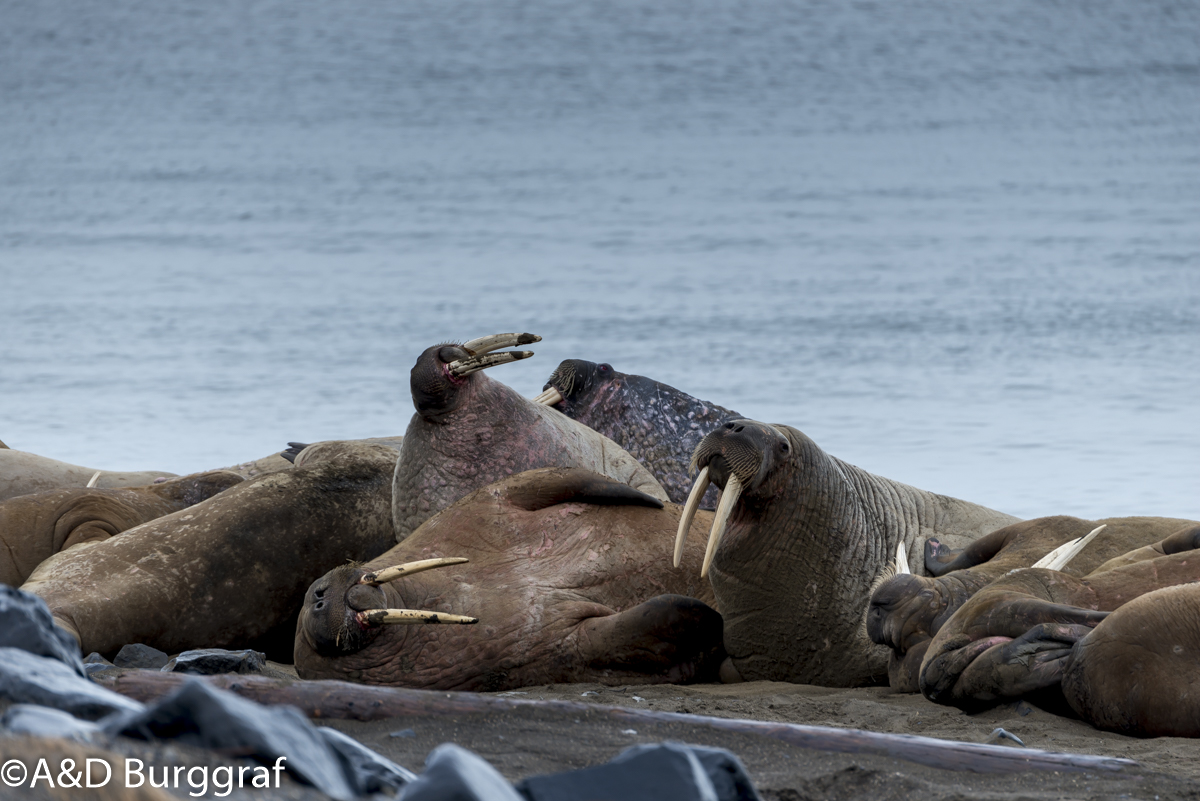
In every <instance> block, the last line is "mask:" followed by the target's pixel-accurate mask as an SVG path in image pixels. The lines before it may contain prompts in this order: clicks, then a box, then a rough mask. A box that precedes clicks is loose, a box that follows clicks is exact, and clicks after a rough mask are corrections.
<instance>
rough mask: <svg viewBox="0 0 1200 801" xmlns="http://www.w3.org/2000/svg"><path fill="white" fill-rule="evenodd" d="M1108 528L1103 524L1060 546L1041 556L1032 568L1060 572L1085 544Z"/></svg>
mask: <svg viewBox="0 0 1200 801" xmlns="http://www.w3.org/2000/svg"><path fill="white" fill-rule="evenodd" d="M1107 527H1108V524H1107V523H1105V524H1103V525H1101V526H1099V527H1097V528H1095V529H1093V530H1092V531H1091V532H1090V533H1088V534H1087V535H1085V536H1083V537H1077V538H1075V539H1073V540H1071V541H1070V542H1068V543H1066V544H1064V545H1060V546H1058V547H1057V548H1055V549H1054V550H1053V551H1051V552H1050V553H1048V554H1046V555H1045V556H1043V557H1042V558H1041V559H1039V560H1037V561H1036V562H1034V563H1033V567H1044V568H1046V569H1047V570H1062V569H1063V568H1064V567H1066V566H1067V563H1068V562H1070V561H1071V560H1072V559H1074V558H1075V557H1076V556H1078V555H1079V552H1080V551H1082V550H1083V549H1084V548H1086V547H1087V544H1088V543H1089V542H1091V541H1092V540H1094V539H1095V538H1096V535H1097V534H1099V533H1100V532H1101V531H1103V530H1104V529H1105V528H1107Z"/></svg>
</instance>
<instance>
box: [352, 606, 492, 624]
mask: <svg viewBox="0 0 1200 801" xmlns="http://www.w3.org/2000/svg"><path fill="white" fill-rule="evenodd" d="M357 617H358V620H359V622H360V623H362V624H364V625H367V626H396V625H405V624H411V623H459V624H462V625H470V624H472V623H478V622H479V618H477V617H467V616H466V615H450V614H446V613H445V612H426V611H423V610H420V609H367V610H364V611H362V612H359V613H358V615H357Z"/></svg>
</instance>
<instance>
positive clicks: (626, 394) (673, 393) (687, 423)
mask: <svg viewBox="0 0 1200 801" xmlns="http://www.w3.org/2000/svg"><path fill="white" fill-rule="evenodd" d="M533 400H534V402H535V403H541V404H545V405H547V406H550V407H551V408H553V409H557V410H558V411H560V412H562V413H563V414H565V415H566V416H567V417H570V418H571V419H572V420H577V421H579V422H580V423H583V424H584V425H585V426H588V427H589V428H594V429H595V430H596V431H599V432H600V433H601V434H603V435H604V436H606V437H608V438H610V439H611V440H612V441H613V442H615V443H617V444H618V445H620V446H621V447H622V448H624V449H625V450H627V451H629V453H630V455H632V456H633V458H635V459H637V460H638V461H639V462H641V463H642V464H644V465H645V466H646V467H647V468H649V469H650V472H651V473H653V474H654V477H655V478H657V479H658V483H660V484H662V486H663V489H665V490H666V491H667V496H668V497H669V498H670V499H671V501H672V502H674V503H683V502H684V501H686V500H687V496H688V490H690V489H691V488H692V479H691V476H690V475H689V473H688V467H689V465H690V464H691V462H692V451H694V450H695V449H696V446H697V445H698V444H700V440H701V439H703V438H704V435H705V434H707V433H708V432H709V431H712V430H713V429H714V428H716V427H717V426H719V425H720V424H721V423H723V422H725V421H726V420H729V419H737V418H740V417H741V415H740V414H738V413H737V412H734V411H730V410H729V409H726V408H725V407H723V406H718V405H716V404H715V403H709V402H708V401H702V400H700V399H698V398H693V397H692V396H691V395H688V394H687V393H686V392H680V391H679V390H677V389H675V388H674V387H670V386H667V385H666V384H663V383H661V382H659V381H655V380H654V379H652V378H646V377H644V376H640V375H629V374H627V373H619V372H617V371H616V370H614V369H613V368H612V366H611V365H608V364H596V363H595V362H588V361H584V360H583V359H568V360H566V361H564V362H562V363H561V364H559V365H558V367H557V368H555V370H554V372H553V373H551V375H550V378H549V379H548V380H547V381H546V385H545V387H544V388H543V392H542V394H541V395H538V396H537V397H536V398H534V399H533ZM716 505H717V488H716V487H712V488H710V489H709V491H708V492H706V493H705V494H704V498H703V500H701V502H700V508H701V509H712V508H715V507H716Z"/></svg>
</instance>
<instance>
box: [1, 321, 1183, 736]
mask: <svg viewBox="0 0 1200 801" xmlns="http://www.w3.org/2000/svg"><path fill="white" fill-rule="evenodd" d="M540 339H541V338H540V337H538V336H535V335H532V334H497V335H493V336H487V337H481V338H479V339H474V340H470V341H467V342H463V343H461V344H455V343H447V344H440V345H435V346H433V347H430V348H427V349H426V350H425V351H424V352H422V353H421V355H420V357H419V358H418V359H417V361H416V364H415V365H414V366H413V368H412V371H411V375H410V388H411V392H412V400H413V406H414V410H415V413H414V414H413V415H412V418H411V420H410V422H409V424H408V426H407V430H406V431H405V434H404V435H403V436H402V437H400V436H390V437H381V438H378V439H373V440H348V441H335V442H321V443H316V444H314V445H303V444H299V443H292V444H291V447H290V449H289V450H287V451H284V452H282V453H278V454H272V455H270V456H267V457H263V458H261V459H255V460H251V461H248V462H243V463H240V464H238V465H236V466H234V467H230V468H223V469H220V470H215V471H209V472H206V473H198V474H195V475H191V476H183V477H176V476H173V475H171V474H169V473H164V472H159V471H146V472H134V473H116V472H105V471H102V470H93V469H90V468H82V467H76V466H74V465H68V464H65V463H63V462H57V461H54V460H51V459H46V458H45V457H41V456H36V455H34V454H30V453H25V452H23V451H17V450H11V449H9V448H7V447H6V446H3V445H2V444H0V544H3V546H4V547H3V548H2V549H0V582H3V583H8V584H12V585H20V586H21V588H22V589H24V590H26V591H28V592H31V593H34V594H36V595H38V596H40V597H41V598H42V599H44V600H45V602H46V603H47V605H48V606H49V608H50V610H51V613H52V615H53V617H54V621H55V623H56V624H57V625H58V626H59V627H61V628H62V629H64V630H65V631H66V632H68V633H70V635H71V636H72V637H74V638H75V640H76V641H78V643H79V645H80V648H81V649H82V651H83V652H84V653H90V652H97V653H99V654H101V655H102V656H106V657H111V656H112V655H114V654H115V653H116V651H118V650H120V649H121V648H122V646H124V645H127V644H131V643H143V644H146V645H150V646H153V647H155V648H158V649H160V650H163V651H166V652H168V653H176V652H179V651H182V650H187V649H194V648H213V647H216V648H243V647H256V648H260V649H262V650H266V651H267V652H268V655H269V656H270V657H271V658H273V659H276V660H278V661H287V662H292V663H294V665H295V668H296V671H297V673H298V674H299V676H300V677H301V678H302V679H317V678H338V679H345V680H349V681H356V682H362V683H368V684H382V685H396V686H405V687H416V688H429V689H463V690H508V689H513V688H517V687H522V686H528V685H531V684H538V683H548V682H570V681H598V682H604V683H612V684H619V683H649V682H676V683H678V682H689V681H717V680H721V681H726V682H731V681H754V680H762V679H767V680H774V681H789V682H798V683H810V684H821V685H826V686H854V685H864V684H883V683H888V684H890V685H891V686H892V687H893V688H894V689H895V690H896V691H897V692H921V693H923V694H924V695H925V696H926V697H927V698H929V699H930V700H932V701H934V702H936V703H941V704H952V705H956V706H959V707H962V708H964V709H970V710H973V709H977V708H980V707H985V706H987V705H989V704H995V703H998V702H1000V701H1004V700H1011V699H1014V698H1020V697H1027V698H1030V699H1033V700H1036V701H1037V702H1039V703H1043V702H1045V703H1048V704H1049V708H1055V709H1061V710H1073V713H1074V714H1076V715H1079V716H1080V717H1081V718H1083V719H1084V720H1087V721H1089V722H1091V723H1092V724H1093V725H1095V726H1097V727H1099V728H1103V729H1108V730H1113V731H1119V732H1125V733H1128V734H1134V735H1142V736H1157V735H1175V736H1189V737H1195V736H1200V551H1198V550H1197V548H1198V547H1200V524H1198V523H1197V522H1196V521H1189V520H1178V519H1170V518H1153V517H1142V518H1112V519H1101V520H1081V519H1078V518H1071V517H1047V518H1041V519H1037V520H1026V521H1020V520H1018V519H1017V518H1015V517H1012V516H1011V515H1007V514H1004V513H1003V512H999V511H995V510H992V509H988V508H986V507H983V506H979V505H976V504H973V503H969V502H967V501H963V500H959V499H956V498H950V497H946V496H942V495H937V494H934V493H932V492H927V491H925V490H921V489H917V488H915V487H910V486H907V485H904V484H901V483H899V482H895V481H892V480H890V479H887V478H884V477H882V476H877V475H873V474H871V473H868V472H867V471H865V470H862V469H860V468H858V467H855V466H853V465H850V464H848V463H846V462H843V461H841V460H840V459H837V458H836V457H834V456H832V455H830V454H828V453H826V452H825V451H823V450H822V449H821V448H820V447H819V446H818V445H817V444H816V443H815V442H813V441H812V440H811V439H810V438H809V437H807V436H805V435H804V434H803V433H802V432H800V431H797V430H796V429H794V428H791V427H789V426H784V425H768V424H765V423H762V422H757V421H754V420H749V419H746V418H744V417H742V416H741V415H740V414H738V413H736V412H733V411H730V410H729V409H727V408H725V407H723V406H720V405H718V404H715V403H711V402H707V401H702V400H699V399H697V398H694V397H692V396H690V395H687V394H686V393H684V392H682V391H680V390H677V389H675V388H673V387H670V386H667V385H665V384H662V383H660V382H657V381H654V380H652V379H649V378H645V377H642V376H637V375H630V374H625V373H619V372H617V371H616V370H614V369H613V368H612V367H611V366H610V365H608V364H595V363H592V362H587V361H583V360H576V359H572V360H568V361H565V362H563V363H562V364H560V365H559V366H558V368H557V369H556V370H554V372H553V374H552V375H551V376H550V379H549V380H548V381H547V383H546V385H545V387H544V391H543V392H542V393H541V394H540V395H538V396H537V397H536V398H533V399H528V398H525V397H522V396H521V395H519V394H518V393H516V392H514V391H513V390H511V389H510V388H508V387H507V386H505V385H504V384H502V383H500V382H498V381H496V380H494V379H493V378H491V377H489V376H488V375H486V374H485V372H484V371H485V370H489V369H490V368H493V367H496V366H497V365H503V364H505V363H508V362H512V361H516V360H519V359H524V358H527V357H528V356H531V355H533V354H532V353H530V352H529V351H518V350H505V349H506V348H513V347H518V346H525V345H531V344H534V343H536V342H538V341H540ZM714 509H715V511H714Z"/></svg>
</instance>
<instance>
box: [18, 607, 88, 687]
mask: <svg viewBox="0 0 1200 801" xmlns="http://www.w3.org/2000/svg"><path fill="white" fill-rule="evenodd" d="M0 648H20V649H21V650H23V651H28V652H29V653H31V654H36V655H37V656H45V657H49V658H51V659H57V660H58V661H59V662H62V663H63V664H65V665H68V666H70V668H71V669H72V670H74V671H75V672H76V673H77V674H79V675H80V676H81V677H82V676H83V675H84V672H83V660H81V659H80V658H79V643H77V642H76V641H75V638H74V637H72V636H71V635H70V634H68V633H67V632H66V631H64V630H63V629H60V628H59V627H58V626H55V625H54V618H53V617H52V616H51V615H50V607H48V606H46V602H45V601H43V600H42V599H41V598H39V597H37V596H36V595H33V594H32V593H28V592H23V591H21V590H18V589H16V588H15V587H10V586H8V585H7V584H0Z"/></svg>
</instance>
